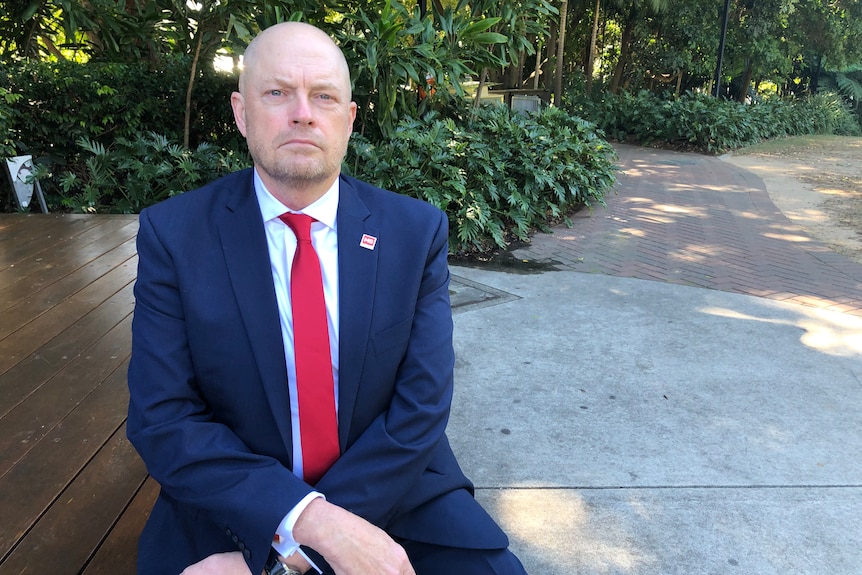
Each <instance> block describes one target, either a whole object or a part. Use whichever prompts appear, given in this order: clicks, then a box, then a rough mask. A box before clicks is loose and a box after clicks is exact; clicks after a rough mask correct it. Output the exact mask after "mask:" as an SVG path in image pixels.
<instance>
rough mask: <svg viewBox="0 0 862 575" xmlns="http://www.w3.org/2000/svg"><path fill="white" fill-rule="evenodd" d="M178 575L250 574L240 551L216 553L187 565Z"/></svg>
mask: <svg viewBox="0 0 862 575" xmlns="http://www.w3.org/2000/svg"><path fill="white" fill-rule="evenodd" d="M180 575H251V570H249V568H248V565H246V564H245V559H243V558H242V553H240V552H239V551H233V552H231V553H216V554H215V555H210V556H209V557H207V558H206V559H204V560H202V561H198V562H197V563H195V564H194V565H189V566H188V567H186V568H185V569H183V572H182V573H180Z"/></svg>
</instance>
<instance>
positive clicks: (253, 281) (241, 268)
mask: <svg viewBox="0 0 862 575" xmlns="http://www.w3.org/2000/svg"><path fill="white" fill-rule="evenodd" d="M250 174H251V171H250V170H249V177H248V178H247V180H246V185H244V186H243V188H244V189H242V190H238V191H237V193H236V194H234V196H233V197H232V198H231V200H230V201H228V202H227V205H226V208H227V211H226V213H225V215H224V217H223V218H221V219H220V220H219V222H218V230H219V236H220V238H221V242H222V249H223V251H224V256H225V262H226V263H227V268H228V273H229V275H230V281H231V284H232V285H233V290H234V294H235V296H236V300H237V304H238V305H239V308H240V312H241V314H242V318H243V323H244V326H245V330H246V333H247V334H248V338H249V340H250V342H251V349H252V350H253V352H254V356H255V362H256V363H257V366H258V369H259V370H260V376H261V379H262V381H263V385H264V389H265V391H266V394H267V397H268V398H269V402H270V405H271V406H272V408H273V413H274V414H275V420H276V422H277V424H278V427H279V431H280V433H281V436H282V439H283V441H284V444H285V447H286V448H287V452H288V453H289V454H290V453H291V445H292V443H291V430H290V418H289V417H285V414H288V415H289V413H290V407H289V406H290V399H289V397H288V387H287V368H286V366H285V361H284V344H283V341H282V337H281V324H280V323H279V319H278V303H277V301H276V298H275V288H274V286H273V283H272V267H271V264H270V261H269V249H268V248H267V243H266V234H265V232H264V229H263V224H262V217H261V215H260V208H259V207H258V204H257V200H256V199H255V196H254V187H253V183H252V179H251V177H250Z"/></svg>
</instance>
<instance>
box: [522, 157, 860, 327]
mask: <svg viewBox="0 0 862 575" xmlns="http://www.w3.org/2000/svg"><path fill="white" fill-rule="evenodd" d="M617 152H618V154H619V160H618V162H617V164H618V165H619V166H620V170H621V171H620V173H619V174H618V182H617V185H616V187H615V189H614V192H613V193H611V194H609V195H608V197H607V198H606V202H607V208H605V207H603V206H601V205H595V206H593V208H592V210H582V211H581V212H579V213H578V214H575V216H574V217H573V218H572V220H573V224H574V225H573V226H572V227H571V228H570V227H567V226H566V225H564V224H563V225H559V226H557V227H555V228H554V229H553V233H551V234H536V235H535V236H533V238H532V241H531V244H530V245H529V246H526V247H523V248H520V249H517V250H515V251H514V252H513V255H514V256H515V257H517V258H519V259H528V260H535V261H541V262H553V263H554V267H556V268H557V269H566V270H574V271H579V272H588V273H602V274H609V275H615V276H624V277H633V278H639V279H646V280H655V281H664V282H670V283H675V284H684V285H691V286H698V287H702V288H709V289H715V290H721V291H727V292H735V293H741V294H747V295H754V296H759V297H765V298H770V299H774V300H780V301H787V302H793V303H797V304H802V305H806V306H811V307H816V308H822V309H828V310H833V311H838V312H843V313H848V314H852V315H855V316H862V265H860V264H858V263H855V262H854V261H852V260H850V259H848V258H846V257H845V256H842V255H840V254H838V253H836V252H834V251H832V250H831V249H830V248H828V247H827V246H826V245H825V244H823V243H822V242H820V241H818V240H817V239H815V238H813V237H812V236H810V235H809V234H807V233H806V232H805V231H804V230H803V229H802V228H801V227H800V226H798V225H797V224H794V223H793V222H791V221H790V220H789V219H788V218H787V217H786V216H784V214H783V213H781V211H779V210H778V208H776V207H775V205H774V204H773V203H772V201H771V200H770V198H769V195H768V194H767V192H766V188H765V186H764V184H763V181H762V180H761V179H760V178H759V177H757V176H755V175H754V174H752V173H751V172H748V171H746V170H743V169H740V168H737V167H736V166H733V165H731V164H729V163H727V162H724V161H722V160H720V159H718V158H715V157H711V156H703V155H699V154H689V153H679V152H671V151H666V150H652V149H646V148H638V147H634V146H623V145H621V146H617Z"/></svg>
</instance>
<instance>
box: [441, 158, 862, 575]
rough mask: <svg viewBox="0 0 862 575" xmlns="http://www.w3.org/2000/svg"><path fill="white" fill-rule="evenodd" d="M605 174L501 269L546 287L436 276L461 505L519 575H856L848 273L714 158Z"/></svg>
mask: <svg viewBox="0 0 862 575" xmlns="http://www.w3.org/2000/svg"><path fill="white" fill-rule="evenodd" d="M620 164H621V166H622V168H623V170H624V171H625V172H624V175H623V176H622V177H621V178H620V182H619V185H618V187H617V193H616V194H615V195H613V196H611V197H609V198H608V208H607V209H605V208H602V207H596V208H595V209H594V210H593V213H592V215H591V216H589V217H585V215H584V214H582V215H579V216H578V217H577V218H576V221H575V225H574V227H573V228H571V229H569V228H567V227H565V226H563V227H559V228H557V229H555V230H554V234H551V235H539V236H537V237H535V238H534V240H533V242H532V245H531V246H530V247H529V248H525V249H522V250H519V251H517V252H516V255H517V256H518V257H519V258H522V259H528V260H543V261H545V262H546V263H551V264H552V267H553V268H554V269H555V270H557V271H546V272H543V273H515V271H510V272H504V271H496V270H494V269H482V268H472V267H463V266H453V267H452V273H453V284H452V286H453V287H452V289H453V306H454V307H455V329H456V353H457V357H458V360H457V361H458V363H457V365H456V398H455V404H454V406H453V413H452V420H451V423H450V432H449V433H450V438H451V440H452V443H453V447H454V448H455V450H456V452H457V453H458V455H459V457H460V460H461V463H462V465H463V466H464V468H465V471H466V472H467V473H468V475H469V476H470V477H471V478H472V479H473V480H474V482H475V483H476V486H477V497H479V499H480V500H481V501H482V502H483V504H485V505H486V507H487V508H488V509H489V511H490V512H491V513H492V514H493V515H494V516H495V517H497V518H498V519H499V520H500V522H501V523H502V524H503V525H504V526H505V528H506V530H507V531H508V532H509V534H510V537H511V539H512V545H513V548H514V549H515V550H516V552H517V553H518V554H519V556H520V557H521V558H522V560H523V561H524V564H525V566H526V567H527V569H528V571H529V573H531V575H569V574H576V573H577V574H606V573H611V574H639V575H640V574H643V575H668V574H724V573H739V574H758V575H771V574H776V575H778V574H781V575H786V574H794V573H803V574H823V575H842V574H859V573H862V531H860V529H859V518H860V517H862V460H860V454H862V410H860V406H862V313H860V310H862V282H860V278H862V266H858V265H856V264H853V263H852V262H850V261H849V260H846V259H844V258H843V257H841V256H836V255H835V254H832V253H831V252H829V251H828V250H826V249H825V248H824V247H823V246H822V245H820V244H819V243H818V242H816V241H815V240H813V239H812V238H810V237H807V236H805V234H804V233H803V232H802V231H801V230H800V229H799V228H797V227H796V226H794V225H793V224H791V223H790V222H789V221H788V220H787V219H786V218H784V217H783V216H782V214H781V213H780V212H778V211H777V210H776V209H775V208H774V207H773V206H772V204H771V203H770V202H769V199H768V195H767V194H766V192H765V190H764V188H763V185H762V182H760V181H759V179H758V178H756V177H755V176H754V175H753V174H750V173H748V172H745V171H742V170H739V169H738V168H734V167H733V166H731V165H729V164H726V163H724V162H721V161H720V160H718V159H716V158H710V157H704V156H699V155H691V154H676V153H671V152H663V151H654V150H641V149H637V148H630V147H621V148H620ZM512 269H513V270H517V269H518V268H517V267H515V268H512ZM583 272H590V273H583ZM644 280H647V281H644ZM656 280H658V281H656ZM704 288H710V289H704Z"/></svg>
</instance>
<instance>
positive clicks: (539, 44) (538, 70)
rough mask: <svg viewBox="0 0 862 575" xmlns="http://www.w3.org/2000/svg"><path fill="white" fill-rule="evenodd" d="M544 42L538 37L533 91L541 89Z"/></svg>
mask: <svg viewBox="0 0 862 575" xmlns="http://www.w3.org/2000/svg"><path fill="white" fill-rule="evenodd" d="M542 48H543V46H542V41H541V38H539V37H538V36H536V66H535V68H533V89H534V90H538V89H539V76H541V75H542Z"/></svg>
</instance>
